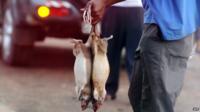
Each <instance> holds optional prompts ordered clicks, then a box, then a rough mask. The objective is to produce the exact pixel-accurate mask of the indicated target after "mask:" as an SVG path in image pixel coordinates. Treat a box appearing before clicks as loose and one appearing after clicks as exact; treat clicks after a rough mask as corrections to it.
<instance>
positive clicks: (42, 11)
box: [37, 6, 50, 18]
mask: <svg viewBox="0 0 200 112" xmlns="http://www.w3.org/2000/svg"><path fill="white" fill-rule="evenodd" d="M37 13H38V16H39V17H41V18H46V17H48V16H49V15H50V9H49V7H47V6H40V7H39V8H38V11H37Z"/></svg>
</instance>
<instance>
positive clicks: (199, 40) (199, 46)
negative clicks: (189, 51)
mask: <svg viewBox="0 0 200 112" xmlns="http://www.w3.org/2000/svg"><path fill="white" fill-rule="evenodd" d="M195 38H196V44H197V47H196V52H197V53H200V28H198V30H197V31H196V32H195Z"/></svg>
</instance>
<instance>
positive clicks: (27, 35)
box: [0, 0, 89, 65]
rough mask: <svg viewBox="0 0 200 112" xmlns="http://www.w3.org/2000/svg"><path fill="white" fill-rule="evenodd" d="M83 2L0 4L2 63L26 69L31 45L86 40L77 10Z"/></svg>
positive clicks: (1, 0) (13, 0)
mask: <svg viewBox="0 0 200 112" xmlns="http://www.w3.org/2000/svg"><path fill="white" fill-rule="evenodd" d="M86 2H87V0H0V24H1V26H2V60H3V61H4V62H5V63H6V64H8V65H26V64H28V61H29V60H30V56H31V49H32V48H33V46H34V42H36V41H42V40H44V39H45V37H46V36H49V37H58V38H66V37H73V38H76V37H79V38H82V39H83V38H84V37H87V34H88V33H89V32H88V31H86V30H85V27H87V26H86V25H85V24H83V23H82V14H81V10H80V9H81V8H83V7H84V6H85V4H86Z"/></svg>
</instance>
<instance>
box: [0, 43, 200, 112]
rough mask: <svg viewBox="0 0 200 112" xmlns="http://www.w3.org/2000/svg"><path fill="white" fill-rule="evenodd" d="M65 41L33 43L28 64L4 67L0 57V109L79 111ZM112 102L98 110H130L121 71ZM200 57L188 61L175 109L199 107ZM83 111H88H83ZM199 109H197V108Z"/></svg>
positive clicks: (0, 111) (186, 110)
mask: <svg viewBox="0 0 200 112" xmlns="http://www.w3.org/2000/svg"><path fill="white" fill-rule="evenodd" d="M70 46H71V45H70V44H69V43H68V42H67V41H58V40H52V39H50V40H48V41H47V42H46V43H45V44H37V46H36V47H35V49H34V51H33V56H32V58H31V65H30V66H29V67H25V68H19V67H8V66H5V65H4V64H3V63H2V61H1V59H0V112H81V110H80V106H79V103H78V102H77V100H76V98H75V93H74V77H73V71H72V66H73V61H74V57H73V56H72V52H71V50H70V49H69V48H70ZM121 74H122V77H121V82H120V83H121V84H120V89H119V93H118V99H117V100H116V101H107V102H106V103H105V104H104V105H103V107H102V108H101V110H100V111H99V112H132V110H131V107H130V105H129V101H128V98H127V90H128V81H127V77H126V73H125V71H124V70H122V72H121ZM199 80H200V56H198V55H195V56H194V58H193V59H192V60H190V62H189V69H188V71H187V75H186V78H185V85H184V88H183V91H182V93H181V96H180V97H179V99H178V102H177V105H176V112H193V107H196V108H195V109H198V108H200V86H199V85H200V82H199ZM86 112H92V111H90V110H87V111H86ZM197 112H200V111H197Z"/></svg>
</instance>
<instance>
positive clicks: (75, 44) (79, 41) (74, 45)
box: [71, 39, 83, 48]
mask: <svg viewBox="0 0 200 112" xmlns="http://www.w3.org/2000/svg"><path fill="white" fill-rule="evenodd" d="M71 43H72V44H73V48H75V47H76V46H77V45H78V44H81V43H83V41H82V40H77V39H72V40H71Z"/></svg>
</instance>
